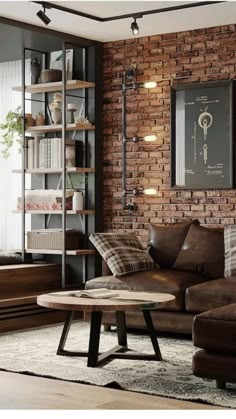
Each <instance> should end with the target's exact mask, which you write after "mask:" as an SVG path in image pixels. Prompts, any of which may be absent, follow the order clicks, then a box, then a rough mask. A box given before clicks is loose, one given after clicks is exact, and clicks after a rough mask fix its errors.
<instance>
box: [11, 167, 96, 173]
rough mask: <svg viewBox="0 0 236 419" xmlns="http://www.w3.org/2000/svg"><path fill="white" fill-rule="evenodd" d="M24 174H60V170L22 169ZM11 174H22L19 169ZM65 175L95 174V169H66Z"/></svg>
mask: <svg viewBox="0 0 236 419" xmlns="http://www.w3.org/2000/svg"><path fill="white" fill-rule="evenodd" d="M24 172H25V173H27V174H31V175H46V174H48V175H50V174H57V173H61V172H62V169H50V168H45V169H24ZM12 173H22V170H21V169H16V170H13V171H12ZM66 173H95V169H94V168H92V167H68V168H67V169H66Z"/></svg>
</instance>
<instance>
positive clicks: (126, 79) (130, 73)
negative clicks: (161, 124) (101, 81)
mask: <svg viewBox="0 0 236 419" xmlns="http://www.w3.org/2000/svg"><path fill="white" fill-rule="evenodd" d="M135 77H136V70H135V68H134V67H130V68H128V69H127V70H125V71H124V72H123V74H122V205H123V209H124V210H127V211H129V213H133V212H134V211H136V210H137V208H138V206H137V204H136V203H135V202H132V201H131V202H127V196H128V195H135V196H137V195H139V194H145V195H154V194H156V192H157V191H156V189H153V188H152V189H143V190H139V189H127V178H126V175H127V167H126V166H127V160H126V151H127V150H126V145H127V143H128V142H131V141H132V142H134V143H138V142H139V141H148V142H151V141H155V140H156V139H157V137H156V135H153V134H150V135H146V136H144V137H139V136H138V135H134V136H133V137H131V138H128V137H127V117H126V113H127V110H126V92H127V91H128V90H131V89H133V90H137V89H139V88H143V87H144V88H147V89H152V88H155V87H156V86H157V83H156V82H155V81H148V82H141V83H137V82H133V81H132V80H133V78H135Z"/></svg>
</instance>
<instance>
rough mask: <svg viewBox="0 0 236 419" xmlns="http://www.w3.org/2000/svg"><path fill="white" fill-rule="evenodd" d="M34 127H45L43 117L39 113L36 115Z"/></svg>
mask: <svg viewBox="0 0 236 419" xmlns="http://www.w3.org/2000/svg"><path fill="white" fill-rule="evenodd" d="M35 125H36V126H42V125H45V117H44V115H43V114H42V113H41V112H39V113H37V115H36V117H35Z"/></svg>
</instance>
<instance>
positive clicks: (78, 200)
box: [72, 192, 84, 211]
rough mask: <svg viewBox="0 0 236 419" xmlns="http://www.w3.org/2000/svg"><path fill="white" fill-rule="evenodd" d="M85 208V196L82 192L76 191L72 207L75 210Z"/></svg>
mask: <svg viewBox="0 0 236 419" xmlns="http://www.w3.org/2000/svg"><path fill="white" fill-rule="evenodd" d="M83 208H84V198H83V194H82V192H74V195H73V198H72V209H73V210H74V211H82V210H83Z"/></svg>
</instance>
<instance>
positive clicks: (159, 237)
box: [148, 220, 199, 268]
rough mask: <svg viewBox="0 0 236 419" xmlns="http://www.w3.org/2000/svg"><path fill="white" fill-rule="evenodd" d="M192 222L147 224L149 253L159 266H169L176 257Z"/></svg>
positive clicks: (194, 221) (196, 221) (195, 221)
mask: <svg viewBox="0 0 236 419" xmlns="http://www.w3.org/2000/svg"><path fill="white" fill-rule="evenodd" d="M192 223H199V222H198V220H193V221H187V222H184V223H181V224H168V225H159V224H150V225H149V249H148V251H149V254H150V255H151V257H152V258H153V259H154V260H155V262H156V263H158V265H159V266H160V267H161V268H171V267H172V265H173V263H174V262H175V259H176V258H177V256H178V254H179V252H180V250H181V247H182V244H183V242H184V239H185V237H186V235H187V233H188V230H189V227H190V226H191V224H192Z"/></svg>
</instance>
